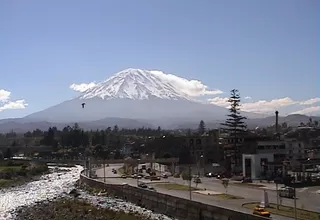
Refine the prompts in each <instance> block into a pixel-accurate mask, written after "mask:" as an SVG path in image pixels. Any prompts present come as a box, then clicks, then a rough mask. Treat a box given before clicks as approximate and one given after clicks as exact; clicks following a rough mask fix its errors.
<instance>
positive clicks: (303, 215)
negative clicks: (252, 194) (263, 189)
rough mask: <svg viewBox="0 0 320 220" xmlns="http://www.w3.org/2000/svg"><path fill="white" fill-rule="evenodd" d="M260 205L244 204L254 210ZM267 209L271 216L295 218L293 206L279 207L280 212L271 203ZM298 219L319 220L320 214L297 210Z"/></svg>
mask: <svg viewBox="0 0 320 220" xmlns="http://www.w3.org/2000/svg"><path fill="white" fill-rule="evenodd" d="M259 204H260V203H246V204H243V205H242V206H243V207H245V208H248V209H251V210H253V209H254V208H255V207H256V206H257V205H259ZM265 209H266V210H267V211H269V212H270V213H271V214H275V215H282V216H286V217H291V218H294V208H293V207H291V206H283V205H279V210H278V209H277V205H276V204H273V203H270V207H269V208H265ZM297 218H298V219H301V220H319V219H320V213H319V212H313V211H309V210H305V209H298V208H297Z"/></svg>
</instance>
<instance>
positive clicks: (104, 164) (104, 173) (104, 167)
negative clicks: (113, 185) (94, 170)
mask: <svg viewBox="0 0 320 220" xmlns="http://www.w3.org/2000/svg"><path fill="white" fill-rule="evenodd" d="M103 182H104V183H105V182H106V163H105V159H103Z"/></svg>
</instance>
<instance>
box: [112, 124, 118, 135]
mask: <svg viewBox="0 0 320 220" xmlns="http://www.w3.org/2000/svg"><path fill="white" fill-rule="evenodd" d="M112 132H113V133H118V132H119V127H118V125H115V126H114V127H113V130H112Z"/></svg>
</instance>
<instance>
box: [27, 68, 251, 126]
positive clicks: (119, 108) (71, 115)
mask: <svg viewBox="0 0 320 220" xmlns="http://www.w3.org/2000/svg"><path fill="white" fill-rule="evenodd" d="M215 92H217V90H216V91H214V90H209V89H208V88H207V87H205V86H204V85H203V84H201V82H200V81H197V80H193V81H192V80H191V81H188V80H186V79H183V78H181V77H178V76H175V75H172V74H165V73H163V72H161V71H150V70H141V69H126V70H123V71H121V72H118V73H116V74H114V75H113V76H112V77H110V78H109V79H107V80H105V81H102V82H100V83H98V84H96V85H94V86H93V87H91V88H90V89H88V90H86V91H85V92H83V93H82V94H81V95H80V96H78V97H76V98H74V99H71V100H68V101H65V102H62V103H60V104H58V105H55V106H52V107H50V108H47V109H45V110H43V111H40V112H36V113H33V114H31V115H28V116H26V117H25V119H28V120H44V121H49V122H59V123H60V122H63V123H67V122H84V121H87V122H88V121H89V122H90V121H96V120H101V119H105V118H110V117H112V118H124V119H138V120H147V121H148V123H149V122H150V121H153V122H154V121H157V122H156V124H157V125H159V122H161V123H164V125H165V124H166V123H172V121H173V119H174V120H178V121H179V120H180V121H183V122H185V121H186V120H189V121H190V120H191V121H196V122H197V121H200V120H220V119H224V118H225V116H226V115H227V114H228V110H227V109H226V108H223V107H219V106H216V105H213V104H209V103H203V102H200V101H197V100H195V99H194V98H193V97H197V96H199V95H200V96H201V95H203V94H216V93H215ZM218 92H219V91H218ZM83 103H85V104H86V105H85V107H84V108H82V104H83ZM246 116H248V115H246Z"/></svg>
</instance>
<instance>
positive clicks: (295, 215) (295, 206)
mask: <svg viewBox="0 0 320 220" xmlns="http://www.w3.org/2000/svg"><path fill="white" fill-rule="evenodd" d="M294 219H295V220H297V219H298V218H297V196H296V186H294Z"/></svg>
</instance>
